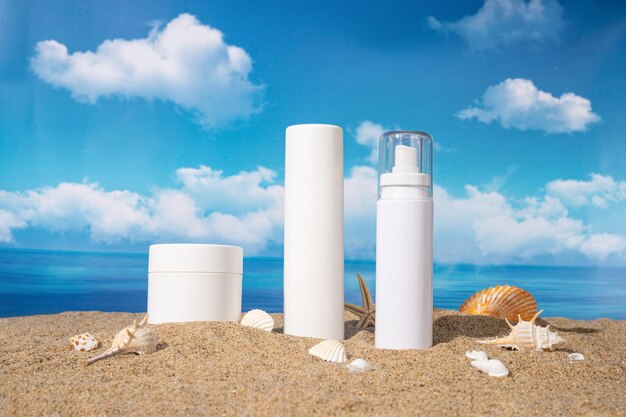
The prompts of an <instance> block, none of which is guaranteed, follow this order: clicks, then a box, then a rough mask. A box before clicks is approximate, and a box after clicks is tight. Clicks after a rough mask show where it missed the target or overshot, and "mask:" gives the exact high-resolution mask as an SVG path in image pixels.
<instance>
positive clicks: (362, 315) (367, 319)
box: [345, 274, 376, 329]
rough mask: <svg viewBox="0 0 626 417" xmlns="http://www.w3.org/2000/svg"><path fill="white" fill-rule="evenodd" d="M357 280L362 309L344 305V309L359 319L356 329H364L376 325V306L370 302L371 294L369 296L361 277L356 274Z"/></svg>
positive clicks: (352, 305)
mask: <svg viewBox="0 0 626 417" xmlns="http://www.w3.org/2000/svg"><path fill="white" fill-rule="evenodd" d="M356 277H357V278H358V279H359V286H360V287H361V298H362V299H363V307H359V306H356V305H354V304H349V303H346V304H345V309H346V310H348V311H349V312H350V313H352V314H354V315H356V316H358V317H359V322H358V323H357V324H356V328H357V329H366V328H367V327H368V326H370V325H371V326H375V325H376V306H375V305H374V302H373V301H372V294H370V290H369V288H367V284H366V283H365V280H363V277H361V275H359V274H356Z"/></svg>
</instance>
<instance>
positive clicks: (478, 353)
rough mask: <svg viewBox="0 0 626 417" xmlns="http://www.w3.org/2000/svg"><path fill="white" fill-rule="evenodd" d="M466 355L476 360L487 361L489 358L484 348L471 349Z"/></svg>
mask: <svg viewBox="0 0 626 417" xmlns="http://www.w3.org/2000/svg"><path fill="white" fill-rule="evenodd" d="M465 356H467V357H468V358H470V359H473V360H475V361H486V360H487V359H489V358H488V357H487V352H485V351H484V350H470V351H469V352H465Z"/></svg>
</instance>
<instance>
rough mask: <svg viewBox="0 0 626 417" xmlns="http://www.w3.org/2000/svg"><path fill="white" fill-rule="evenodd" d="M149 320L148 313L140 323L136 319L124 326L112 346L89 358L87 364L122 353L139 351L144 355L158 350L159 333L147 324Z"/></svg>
mask: <svg viewBox="0 0 626 417" xmlns="http://www.w3.org/2000/svg"><path fill="white" fill-rule="evenodd" d="M147 322H148V315H147V314H146V316H145V317H144V318H143V319H142V320H141V321H140V322H139V323H137V320H135V321H134V322H133V324H132V326H128V327H124V328H123V329H122V330H120V331H119V332H117V334H116V335H115V337H114V338H113V343H112V344H111V347H110V348H109V349H108V350H106V351H105V352H103V353H101V354H100V355H98V356H94V357H93V358H91V359H89V360H88V361H87V365H91V364H92V363H94V362H96V361H99V360H101V359H106V358H108V357H111V356H115V355H120V354H122V353H138V354H140V355H142V354H144V353H154V352H156V350H157V335H156V333H154V332H153V331H152V330H150V329H149V328H148V327H147V326H146V323H147Z"/></svg>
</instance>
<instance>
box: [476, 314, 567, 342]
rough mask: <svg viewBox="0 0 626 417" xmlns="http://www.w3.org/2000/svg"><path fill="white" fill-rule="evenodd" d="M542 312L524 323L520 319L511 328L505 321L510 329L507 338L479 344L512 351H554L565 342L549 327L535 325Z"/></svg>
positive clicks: (507, 322)
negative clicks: (496, 346)
mask: <svg viewBox="0 0 626 417" xmlns="http://www.w3.org/2000/svg"><path fill="white" fill-rule="evenodd" d="M542 312H543V310H541V311H540V312H538V313H537V314H535V316H534V317H533V318H532V319H530V321H524V320H522V319H521V318H520V320H519V322H518V323H517V324H516V325H515V326H513V325H512V324H511V323H509V321H508V320H507V319H505V320H506V324H508V325H509V327H510V328H511V333H510V334H509V335H508V336H504V337H496V338H495V339H492V340H482V341H480V343H483V344H487V345H498V346H501V347H506V348H512V349H514V350H522V349H531V348H532V349H535V350H536V351H538V352H540V351H543V350H547V351H550V350H554V349H556V348H557V347H558V346H559V345H561V344H562V343H564V342H565V339H563V338H562V337H561V336H559V335H558V334H557V333H556V332H551V331H550V326H546V327H541V326H537V325H535V320H537V317H539V315H540V314H541V313H542Z"/></svg>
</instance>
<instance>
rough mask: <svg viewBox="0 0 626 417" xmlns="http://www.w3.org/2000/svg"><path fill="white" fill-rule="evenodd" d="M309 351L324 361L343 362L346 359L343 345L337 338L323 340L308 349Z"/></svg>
mask: <svg viewBox="0 0 626 417" xmlns="http://www.w3.org/2000/svg"><path fill="white" fill-rule="evenodd" d="M309 353H310V354H311V355H313V356H315V357H317V358H320V359H322V360H324V361H326V362H336V363H343V362H347V361H348V355H346V348H345V346H344V345H343V343H341V342H339V341H337V340H324V341H323V342H320V343H318V344H317V345H315V346H313V347H312V348H311V349H309Z"/></svg>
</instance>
